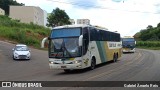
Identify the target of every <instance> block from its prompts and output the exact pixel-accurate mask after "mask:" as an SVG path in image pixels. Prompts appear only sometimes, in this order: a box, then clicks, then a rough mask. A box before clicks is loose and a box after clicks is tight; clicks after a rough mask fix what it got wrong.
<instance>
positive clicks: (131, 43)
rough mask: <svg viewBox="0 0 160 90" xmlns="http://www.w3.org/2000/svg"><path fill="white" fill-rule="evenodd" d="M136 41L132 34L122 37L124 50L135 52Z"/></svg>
mask: <svg viewBox="0 0 160 90" xmlns="http://www.w3.org/2000/svg"><path fill="white" fill-rule="evenodd" d="M135 46H136V41H135V39H134V37H132V36H124V37H123V38H122V52H123V53H126V52H132V53H134V52H135Z"/></svg>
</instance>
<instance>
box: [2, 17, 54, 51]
mask: <svg viewBox="0 0 160 90" xmlns="http://www.w3.org/2000/svg"><path fill="white" fill-rule="evenodd" d="M50 31H51V30H50V29H49V28H45V27H43V26H38V25H34V24H33V23H30V24H25V23H20V22H19V21H18V20H11V19H10V18H9V17H7V16H0V39H8V40H11V41H14V42H17V43H23V44H27V45H30V46H33V47H36V48H39V47H40V43H41V40H42V39H43V38H44V37H47V36H49V33H50Z"/></svg>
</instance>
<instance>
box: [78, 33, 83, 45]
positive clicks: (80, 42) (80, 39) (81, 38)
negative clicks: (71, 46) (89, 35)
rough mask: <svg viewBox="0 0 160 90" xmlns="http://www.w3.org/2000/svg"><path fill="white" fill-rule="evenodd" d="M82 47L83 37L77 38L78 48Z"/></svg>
mask: <svg viewBox="0 0 160 90" xmlns="http://www.w3.org/2000/svg"><path fill="white" fill-rule="evenodd" d="M82 45H83V35H81V36H79V46H82Z"/></svg>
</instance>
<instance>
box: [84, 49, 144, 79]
mask: <svg viewBox="0 0 160 90" xmlns="http://www.w3.org/2000/svg"><path fill="white" fill-rule="evenodd" d="M141 56H142V54H141V53H140V52H139V53H138V56H137V57H136V58H135V59H133V60H132V62H127V63H126V64H124V65H122V66H120V67H117V68H115V69H112V70H109V71H107V72H104V73H101V74H98V75H94V76H93V77H90V78H88V79H85V80H83V81H88V80H92V79H94V78H98V77H101V76H103V75H108V74H111V73H112V72H114V71H117V70H122V69H123V68H124V67H125V66H126V65H129V64H131V63H133V62H134V61H135V60H138V59H139V58H140V57H141Z"/></svg>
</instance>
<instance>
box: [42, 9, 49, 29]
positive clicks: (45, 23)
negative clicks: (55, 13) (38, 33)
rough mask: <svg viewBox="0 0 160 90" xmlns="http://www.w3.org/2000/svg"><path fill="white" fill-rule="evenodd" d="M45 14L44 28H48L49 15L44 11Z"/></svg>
mask: <svg viewBox="0 0 160 90" xmlns="http://www.w3.org/2000/svg"><path fill="white" fill-rule="evenodd" d="M43 13H44V17H43V18H44V26H46V27H47V23H48V21H47V17H48V15H47V14H48V13H47V12H46V11H45V10H43Z"/></svg>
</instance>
